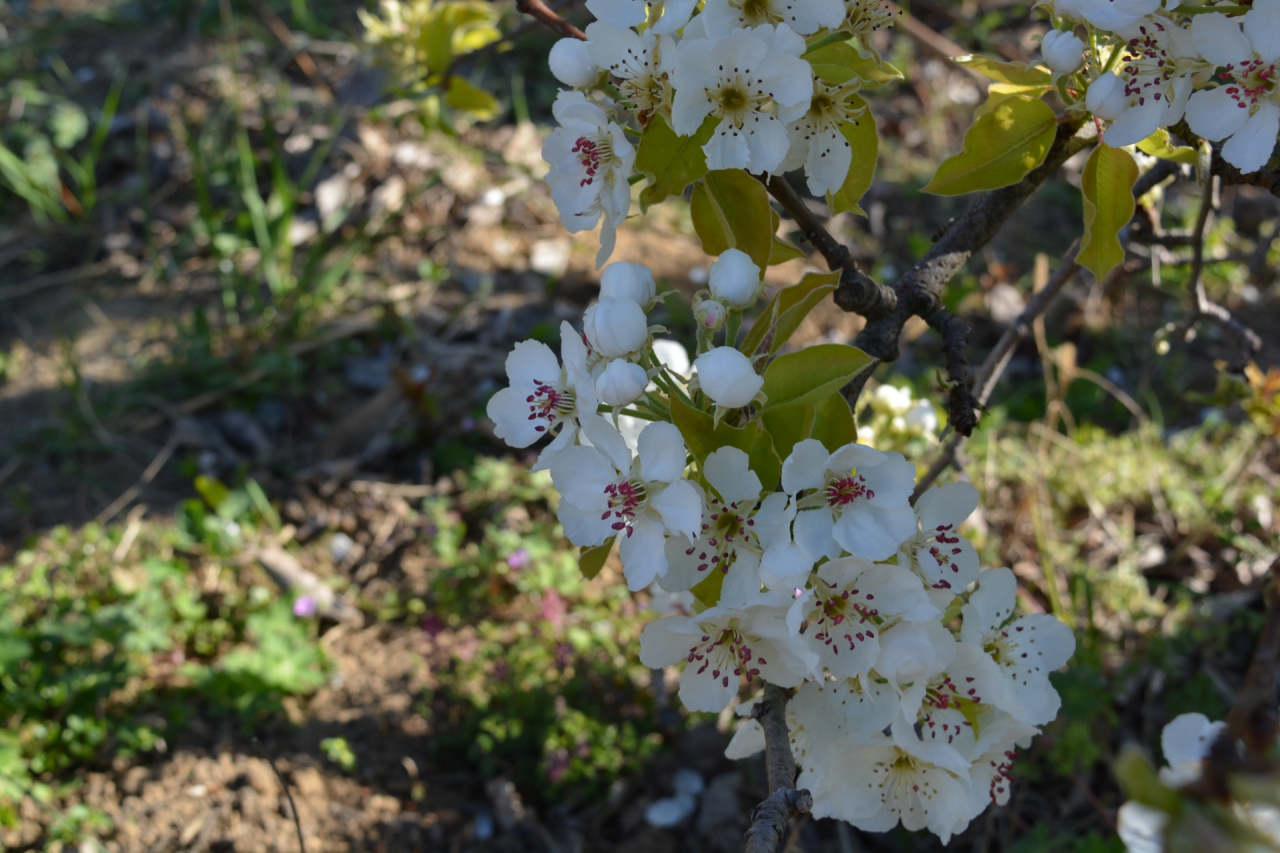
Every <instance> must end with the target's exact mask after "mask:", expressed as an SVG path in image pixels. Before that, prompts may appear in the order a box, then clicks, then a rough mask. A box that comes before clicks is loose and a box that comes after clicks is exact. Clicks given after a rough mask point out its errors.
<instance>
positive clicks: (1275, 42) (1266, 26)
mask: <svg viewBox="0 0 1280 853" xmlns="http://www.w3.org/2000/svg"><path fill="white" fill-rule="evenodd" d="M1244 32H1245V35H1247V36H1248V37H1249V41H1250V43H1251V44H1252V45H1253V52H1254V53H1256V54H1257V55H1258V58H1259V59H1261V60H1262V61H1263V63H1272V62H1275V61H1276V60H1277V59H1280V0H1254V3H1253V8H1252V9H1250V10H1249V11H1248V12H1246V13H1245V16H1244Z"/></svg>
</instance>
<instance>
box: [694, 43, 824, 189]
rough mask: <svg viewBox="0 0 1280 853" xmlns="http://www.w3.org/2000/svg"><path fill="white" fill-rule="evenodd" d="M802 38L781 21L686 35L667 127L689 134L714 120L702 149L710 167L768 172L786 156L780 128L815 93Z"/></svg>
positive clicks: (784, 130)
mask: <svg viewBox="0 0 1280 853" xmlns="http://www.w3.org/2000/svg"><path fill="white" fill-rule="evenodd" d="M803 52H804V39H802V38H801V37H800V36H798V35H796V34H795V33H794V32H792V31H791V30H790V28H788V27H787V26H786V25H785V24H783V25H779V26H778V27H776V28H774V27H755V28H754V29H746V30H735V31H734V32H732V33H730V34H729V35H727V36H724V37H723V38H718V39H711V40H705V39H694V40H689V39H685V40H684V41H683V42H681V44H680V51H679V56H678V57H677V58H676V64H675V74H674V78H675V87H676V94H675V100H674V102H673V103H672V108H671V119H672V127H673V128H674V129H675V132H676V133H678V134H680V135H681V136H690V135H692V134H694V133H696V132H697V130H698V128H699V127H700V126H701V125H702V122H703V120H704V119H706V117H707V116H708V115H710V116H714V117H715V118H716V119H718V122H717V124H716V129H715V133H714V134H713V135H712V137H711V139H710V140H709V141H708V142H707V143H706V144H705V145H704V146H702V150H703V153H704V154H706V157H707V168H708V169H747V170H748V171H751V172H756V173H761V172H773V171H774V170H775V169H777V168H778V166H780V165H781V164H782V161H783V159H784V158H785V157H786V156H787V148H788V141H787V128H786V125H787V124H788V123H789V122H791V121H794V120H795V119H797V118H799V117H800V116H802V115H804V112H805V110H807V109H808V108H809V97H810V94H811V93H812V91H813V84H812V79H813V77H812V72H811V70H810V68H809V63H807V62H805V61H804V60H803V59H801V58H800V54H802V53H803Z"/></svg>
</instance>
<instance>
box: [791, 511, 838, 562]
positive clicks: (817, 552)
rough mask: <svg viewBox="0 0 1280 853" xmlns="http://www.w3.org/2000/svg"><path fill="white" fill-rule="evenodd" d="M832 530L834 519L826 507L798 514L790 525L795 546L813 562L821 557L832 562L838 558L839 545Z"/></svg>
mask: <svg viewBox="0 0 1280 853" xmlns="http://www.w3.org/2000/svg"><path fill="white" fill-rule="evenodd" d="M834 528H835V518H834V517H833V516H832V515H831V511H830V510H828V509H827V508H826V507H821V508H820V509H810V510H805V511H803V512H801V513H799V514H798V515H797V516H796V520H795V524H794V525H792V531H793V533H794V535H795V541H796V544H797V545H798V546H800V550H801V551H803V552H804V554H805V556H806V557H808V558H809V559H811V560H813V561H814V562H817V561H818V560H820V559H822V558H823V557H827V558H829V559H832V560H834V559H835V558H836V557H839V556H840V544H839V543H838V542H836V540H835V537H834Z"/></svg>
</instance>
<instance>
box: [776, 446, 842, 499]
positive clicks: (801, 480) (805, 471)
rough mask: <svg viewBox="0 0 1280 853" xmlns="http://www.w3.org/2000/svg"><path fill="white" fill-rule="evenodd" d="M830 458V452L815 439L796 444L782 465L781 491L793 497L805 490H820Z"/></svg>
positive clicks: (823, 483)
mask: <svg viewBox="0 0 1280 853" xmlns="http://www.w3.org/2000/svg"><path fill="white" fill-rule="evenodd" d="M830 458H831V454H830V452H828V451H827V449H826V448H825V447H823V446H822V442H820V441H818V440H817V439H814V438H806V439H805V440H804V441H798V442H796V443H795V445H794V446H793V447H792V448H791V455H790V456H788V457H787V459H786V461H785V462H783V463H782V490H783V491H784V492H786V493H787V494H789V495H793V496H794V495H797V494H799V493H800V492H801V491H803V490H805V489H820V488H822V487H823V486H824V485H825V478H826V473H827V460H828V459H830Z"/></svg>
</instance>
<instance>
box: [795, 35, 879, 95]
mask: <svg viewBox="0 0 1280 853" xmlns="http://www.w3.org/2000/svg"><path fill="white" fill-rule="evenodd" d="M804 58H805V59H807V60H808V61H809V64H810V65H811V66H812V67H813V73H814V75H815V76H816V77H817V78H818V79H819V80H821V81H822V82H823V83H826V84H827V85H829V86H834V85H838V84H840V83H847V82H848V81H850V80H852V79H853V78H854V77H857V78H858V79H860V80H862V81H863V82H864V83H869V84H872V85H876V86H882V85H884V84H885V83H889V82H892V81H893V80H897V79H898V78H900V77H901V76H902V72H900V71H899V70H898V69H896V68H894V67H893V66H892V65H889V64H888V63H887V62H883V61H881V59H880V57H879V55H878V54H876V53H875V52H874V51H871V52H869V55H867V56H860V55H859V54H858V51H857V50H856V49H854V47H853V46H852V45H850V44H848V43H847V42H845V43H841V44H829V45H827V46H826V47H820V48H818V49H817V50H815V51H812V52H810V53H806V54H805V56H804Z"/></svg>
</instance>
